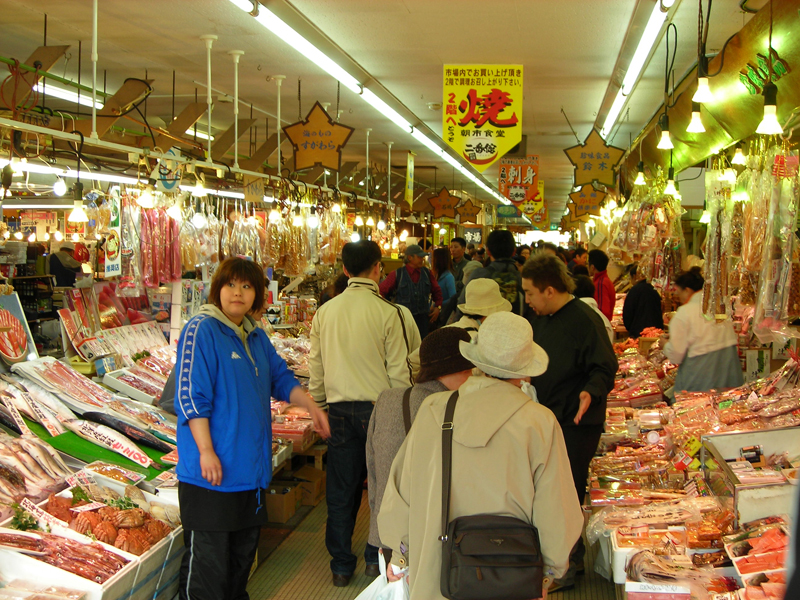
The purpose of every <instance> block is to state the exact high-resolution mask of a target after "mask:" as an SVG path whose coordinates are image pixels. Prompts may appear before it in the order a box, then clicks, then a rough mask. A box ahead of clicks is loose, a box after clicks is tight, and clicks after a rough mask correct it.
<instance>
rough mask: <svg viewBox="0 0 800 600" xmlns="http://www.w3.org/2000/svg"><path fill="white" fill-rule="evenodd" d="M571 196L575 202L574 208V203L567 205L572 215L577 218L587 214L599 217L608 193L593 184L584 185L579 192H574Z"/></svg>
mask: <svg viewBox="0 0 800 600" xmlns="http://www.w3.org/2000/svg"><path fill="white" fill-rule="evenodd" d="M569 197H570V199H571V200H572V202H573V203H574V209H573V205H572V204H568V205H567V207H568V208H569V211H570V214H571V215H573V216H574V217H577V218H581V217H585V216H587V215H594V216H595V217H599V216H600V207H601V206H602V205H603V200H605V197H606V194H605V193H604V192H600V191H598V190H596V189H594V187H593V186H591V185H584V186H583V187H582V188H581V189H580V190H578V191H577V192H572V193H571V194H570V195H569ZM573 210H574V212H573Z"/></svg>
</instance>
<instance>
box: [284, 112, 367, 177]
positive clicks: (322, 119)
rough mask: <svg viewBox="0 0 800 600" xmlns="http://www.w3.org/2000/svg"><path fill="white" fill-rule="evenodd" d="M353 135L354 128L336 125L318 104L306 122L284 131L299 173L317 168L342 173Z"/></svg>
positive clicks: (298, 123)
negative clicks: (342, 163) (348, 145)
mask: <svg viewBox="0 0 800 600" xmlns="http://www.w3.org/2000/svg"><path fill="white" fill-rule="evenodd" d="M353 131H355V130H354V129H353V128H352V127H347V126H346V125H341V124H339V123H335V122H334V121H333V120H332V119H331V118H330V116H329V115H328V113H327V112H325V109H324V108H322V105H321V104H320V103H319V102H315V103H314V106H313V108H312V109H311V112H309V113H308V116H306V120H305V121H298V122H297V123H293V124H292V125H287V126H286V127H284V128H283V132H284V133H285V134H286V137H288V138H289V141H290V142H292V148H294V168H295V170H296V171H302V170H303V169H309V168H311V167H314V166H317V165H319V166H320V167H325V168H326V169H331V170H333V171H338V170H339V167H340V165H341V162H342V147H343V146H344V145H345V144H346V143H347V140H348V139H350V136H351V135H352V134H353Z"/></svg>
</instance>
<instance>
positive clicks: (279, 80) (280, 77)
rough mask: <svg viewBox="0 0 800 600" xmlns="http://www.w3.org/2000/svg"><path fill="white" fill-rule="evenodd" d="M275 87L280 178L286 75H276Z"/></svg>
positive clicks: (279, 173)
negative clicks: (276, 88)
mask: <svg viewBox="0 0 800 600" xmlns="http://www.w3.org/2000/svg"><path fill="white" fill-rule="evenodd" d="M273 79H274V80H275V85H277V86H278V130H277V134H278V177H280V175H281V84H282V83H283V80H284V79H286V75H275V76H274V77H273Z"/></svg>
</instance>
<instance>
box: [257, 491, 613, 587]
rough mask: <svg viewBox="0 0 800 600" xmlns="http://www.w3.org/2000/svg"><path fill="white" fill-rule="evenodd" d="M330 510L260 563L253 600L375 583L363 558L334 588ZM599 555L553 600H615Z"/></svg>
mask: <svg viewBox="0 0 800 600" xmlns="http://www.w3.org/2000/svg"><path fill="white" fill-rule="evenodd" d="M368 511H369V508H368V504H367V499H366V492H365V496H364V501H363V502H362V503H361V512H359V514H358V520H357V522H356V531H355V535H354V536H353V543H354V546H353V547H354V548H355V549H356V554H359V551H360V552H361V553H363V550H364V545H365V543H366V540H367V532H368V529H369V513H368ZM327 516H328V511H327V507H326V506H325V502H324V501H323V502H321V503H320V504H319V505H318V506H317V507H315V508H314V509H313V510H312V511H311V512H310V513H309V515H308V516H307V517H306V518H305V519H304V520H303V521H302V523H300V524H299V525H298V527H297V528H296V529H295V530H294V531H293V532H292V533H291V534H290V535H289V536H288V537H287V538H286V539H285V540H284V541H283V542H282V543H281V544H280V546H278V548H277V549H275V551H274V552H272V554H270V555H269V556H268V557H267V559H266V560H265V561H264V562H263V563H262V564H260V565H259V567H258V570H257V571H256V572H255V574H254V575H253V577H252V579H251V580H250V584H249V585H248V588H247V591H248V592H249V593H250V598H252V600H307V599H309V600H310V599H314V600H353V599H354V598H356V596H358V594H359V593H360V592H361V591H362V590H363V589H364V588H365V587H367V585H369V583H370V582H371V581H372V580H371V579H368V578H367V577H366V576H365V575H364V559H363V556H362V557H360V558H359V562H358V567H357V568H356V574H355V576H354V577H353V579H352V580H351V582H350V585H349V586H348V587H346V588H336V587H333V585H332V584H331V575H330V569H329V566H328V561H329V560H330V556H328V552H327V550H326V549H325V520H326V519H327ZM593 559H594V553H593V552H589V554H588V560H589V565H588V568H587V570H586V575H585V576H583V577H581V578H579V579H578V585H577V586H576V587H575V588H574V589H572V590H567V591H565V592H560V593H555V594H552V595H551V596H549V598H550V599H551V600H614V599H615V594H614V586H613V585H612V584H611V583H609V582H607V581H606V580H605V579H603V578H601V577H600V576H599V575H596V574H595V573H594V572H592V570H591V564H592V563H591V561H592V560H593Z"/></svg>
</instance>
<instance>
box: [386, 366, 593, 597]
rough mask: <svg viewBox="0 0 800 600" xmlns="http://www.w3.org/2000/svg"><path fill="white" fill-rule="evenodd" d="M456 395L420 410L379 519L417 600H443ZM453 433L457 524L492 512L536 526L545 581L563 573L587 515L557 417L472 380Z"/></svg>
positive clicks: (492, 383) (510, 389) (503, 387)
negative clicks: (444, 521) (447, 468)
mask: <svg viewBox="0 0 800 600" xmlns="http://www.w3.org/2000/svg"><path fill="white" fill-rule="evenodd" d="M451 393H452V392H442V393H438V394H433V395H432V396H429V397H428V398H427V400H425V402H424V403H423V404H422V406H421V407H420V409H419V412H418V413H417V417H416V419H415V421H414V427H413V428H412V429H411V432H410V433H409V435H408V437H407V438H406V441H405V442H404V443H403V445H402V447H401V448H400V452H399V453H398V454H397V457H396V458H395V461H394V463H393V464H392V470H391V472H390V474H389V482H388V484H387V486H386V492H385V494H384V496H383V502H382V504H381V508H380V513H379V514H378V528H379V530H380V538H381V541H383V542H384V543H386V544H389V546H390V547H391V548H392V549H393V550H394V551H395V552H400V543H401V542H403V543H404V544H405V546H406V547H407V548H408V552H409V567H410V568H409V575H410V592H411V599H412V600H413V599H415V598H418V599H420V600H434V599H437V598H442V595H441V593H440V591H439V577H440V571H441V556H442V543H441V542H440V541H439V540H438V539H437V538H438V536H439V535H440V534H441V533H442V532H441V518H442V517H441V507H442V458H441V457H442V422H443V421H444V409H445V405H446V404H447V400H448V399H449V398H450V394H451ZM453 425H454V429H453V469H452V492H451V504H450V519H451V520H452V519H454V518H456V517H460V516H468V515H475V514H494V515H505V516H512V517H517V518H519V519H522V520H524V521H526V522H528V523H533V525H534V526H536V527H537V528H538V530H539V538H540V541H541V546H542V554H543V556H544V562H545V565H546V567H547V568H546V571H547V574H549V575H551V576H554V577H560V576H561V575H563V574H564V573H565V572H566V570H567V567H568V564H569V553H570V550H571V549H572V547H573V545H574V544H575V542H576V541H577V540H578V537H579V536H580V533H581V529H582V528H583V516H582V514H581V509H580V506H579V504H578V497H577V494H576V493H575V486H574V484H573V482H572V475H571V472H570V466H569V458H568V457H567V451H566V447H565V446H564V437H563V435H562V433H561V428H560V427H559V425H558V422H557V421H556V419H555V416H554V415H553V413H552V412H550V410H549V409H547V408H545V407H543V406H541V405H540V404H536V403H534V402H533V401H532V400H530V398H528V397H527V396H526V395H525V394H523V393H522V392H521V391H520V390H519V388H517V387H516V386H514V385H512V384H509V383H506V382H503V381H499V380H496V379H491V378H488V377H471V378H469V379H468V380H467V381H466V383H464V385H462V386H461V388H460V396H459V399H458V404H457V405H456V411H455V415H454V417H453ZM396 556H399V555H396ZM392 562H397V561H396V560H395V559H393V560H392Z"/></svg>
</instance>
